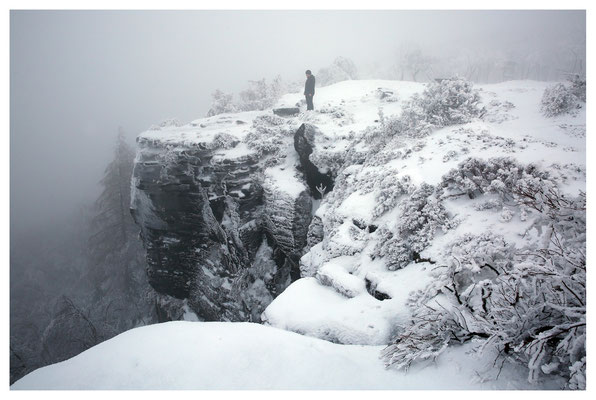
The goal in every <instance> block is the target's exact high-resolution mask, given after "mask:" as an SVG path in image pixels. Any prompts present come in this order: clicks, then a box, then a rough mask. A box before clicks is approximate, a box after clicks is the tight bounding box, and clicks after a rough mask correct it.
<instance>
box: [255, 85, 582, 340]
mask: <svg viewBox="0 0 596 400" xmlns="http://www.w3.org/2000/svg"><path fill="white" fill-rule="evenodd" d="M549 85H552V83H548V82H534V81H513V82H504V83H499V84H490V85H477V86H476V85H475V88H478V89H480V95H481V99H482V102H483V104H484V105H485V106H486V107H487V109H488V113H487V116H485V117H484V118H482V119H475V120H473V121H472V122H470V123H467V124H463V125H453V126H448V127H446V128H442V129H438V130H436V131H434V132H432V133H431V134H430V135H429V136H427V137H424V138H421V139H411V138H404V139H403V140H402V141H401V143H399V144H398V145H397V146H396V147H395V148H391V149H384V150H383V152H386V154H387V157H386V158H387V160H386V162H380V163H377V164H372V165H370V164H369V165H367V163H364V165H353V166H348V167H347V168H346V169H345V170H344V173H345V174H346V175H347V174H349V177H348V180H347V181H346V182H349V184H348V185H347V186H346V187H343V188H342V187H336V189H335V190H336V191H339V190H345V191H346V193H347V194H349V195H348V196H347V197H346V198H345V199H343V200H342V199H339V200H336V201H334V203H333V205H328V204H326V203H327V202H326V201H324V202H322V204H321V207H320V208H319V209H318V210H317V213H316V215H317V216H318V217H320V218H321V219H322V220H323V221H328V225H332V226H333V224H335V223H338V224H340V225H339V227H338V228H334V229H333V231H332V232H330V234H328V233H326V237H325V238H324V239H323V242H322V243H319V244H317V245H316V246H314V247H313V248H311V249H310V251H309V252H308V253H307V254H306V255H305V256H304V257H303V258H302V264H303V265H305V266H306V268H305V269H306V270H309V271H311V274H312V276H314V277H315V278H316V280H315V279H312V278H303V279H301V280H299V281H297V282H294V283H293V284H292V285H291V286H290V287H289V288H288V289H286V291H285V292H284V293H283V294H282V295H281V296H279V297H278V298H276V299H275V300H274V301H273V303H272V304H271V305H270V306H269V307H268V308H267V309H266V310H265V312H264V314H263V319H264V320H266V321H267V323H269V324H271V325H273V326H277V327H280V328H284V329H289V330H292V331H294V332H299V333H303V334H307V335H312V336H315V337H319V338H324V339H327V340H331V341H334V342H339V343H347V344H384V343H388V341H389V340H390V339H391V337H392V336H393V334H394V333H395V331H394V330H395V329H399V327H400V326H404V325H406V324H407V323H408V321H409V318H410V315H409V311H408V309H407V307H406V301H407V298H408V294H409V293H410V292H411V291H415V290H422V289H424V287H425V286H427V285H428V284H429V283H430V282H431V281H432V279H433V278H432V276H431V271H432V268H433V266H432V265H430V264H428V263H418V264H415V263H413V262H412V263H411V264H410V265H408V266H406V267H405V268H403V269H398V270H396V271H389V270H388V269H387V266H386V265H385V263H384V261H383V259H379V258H377V259H375V260H372V259H371V257H370V255H371V253H372V252H373V249H374V248H375V246H376V245H377V244H378V243H379V241H380V240H381V239H382V238H380V237H379V231H380V230H381V228H386V229H389V230H391V229H393V226H394V224H395V220H396V217H397V212H398V210H397V208H398V207H396V206H394V208H392V209H390V210H387V211H386V212H384V213H382V214H381V215H378V216H375V215H374V208H375V197H377V196H378V194H379V189H378V188H373V189H372V191H370V192H367V193H365V191H363V190H361V189H359V186H363V185H364V184H365V182H366V181H367V180H369V179H371V178H374V177H376V176H379V175H380V174H382V173H384V174H389V175H392V177H396V178H407V179H408V180H409V182H411V183H412V184H414V185H417V186H418V185H420V184H422V183H428V184H431V185H436V184H438V183H439V182H440V181H441V178H442V177H443V175H444V174H446V173H447V172H448V171H449V170H450V169H452V168H455V167H456V166H457V165H458V164H459V163H460V162H462V161H463V160H465V159H466V158H468V157H477V158H480V159H489V158H492V157H500V156H505V157H512V158H514V159H515V160H517V161H519V162H520V163H522V164H524V165H525V164H528V163H535V164H536V165H537V166H538V167H539V168H542V169H545V170H548V171H549V172H550V173H551V174H552V175H554V176H557V177H558V179H559V180H560V183H561V189H562V191H563V192H566V193H568V194H570V195H572V196H577V195H578V192H579V190H583V191H585V188H586V180H585V179H586V178H585V164H586V145H585V118H586V116H585V107H584V108H582V109H581V110H579V113H578V114H577V115H574V116H572V115H568V114H564V115H562V116H559V117H555V118H546V117H544V116H543V115H541V113H540V101H541V98H542V95H543V92H544V89H545V88H546V87H547V86H549ZM379 88H383V90H391V91H393V92H394V93H395V94H396V95H397V97H398V100H397V101H391V102H387V101H384V100H381V99H379V97H378V96H376V94H377V93H378V89H379ZM422 90H423V85H422V84H416V83H411V82H392V81H346V82H340V83H337V84H335V85H332V86H329V87H325V88H321V89H318V91H317V95H316V96H315V108H317V107H318V108H319V111H317V112H315V113H314V114H312V115H310V116H308V117H309V122H311V123H313V124H314V125H316V126H317V127H318V128H319V129H320V131H321V132H322V134H323V135H322V137H318V138H317V140H318V142H319V148H318V150H317V151H318V153H319V154H320V155H321V157H319V158H318V159H319V160H323V161H325V160H329V159H332V157H330V156H329V154H330V153H333V152H339V153H342V152H345V149H347V148H349V145H350V142H351V141H352V140H353V139H352V137H353V136H354V135H352V136H349V134H350V132H355V133H356V137H357V133H358V132H359V131H361V130H362V129H364V128H365V127H366V126H369V125H375V124H377V125H378V123H376V122H375V119H377V120H378V119H379V116H378V110H379V107H382V108H383V112H384V114H385V116H389V115H392V114H394V115H399V113H400V112H401V106H402V105H403V103H404V101H406V100H407V99H408V98H409V97H411V95H412V94H414V93H419V92H421V91H422ZM299 99H300V95H299V94H294V95H286V96H285V97H284V98H283V99H282V103H285V104H292V103H294V102H296V101H298V100H299ZM491 102H492V104H491ZM321 109H322V110H321ZM327 109H331V110H336V112H337V111H338V110H339V111H340V112H341V113H342V114H344V115H345V116H343V117H340V118H333V117H331V116H330V114H329V113H325V112H324V111H325V110H327ZM364 150H366V149H365V148H364ZM317 151H315V154H313V156H314V157H315V159H317V158H316V157H317V154H316V153H317ZM319 167H320V168H321V167H322V169H325V166H319ZM344 167H345V166H344ZM328 196H331V195H328ZM488 199H490V196H488V195H487V196H483V198H478V199H474V200H469V199H467V198H466V199H462V198H454V199H452V200H447V201H445V207H446V208H447V210H448V211H449V212H450V213H451V214H452V215H454V216H456V218H457V220H458V223H459V225H458V226H457V227H455V228H454V229H451V230H450V231H448V232H447V233H445V234H442V233H441V232H438V233H437V234H436V237H435V238H434V240H433V242H432V244H431V246H429V247H427V248H426V249H425V250H424V252H422V253H421V257H422V258H430V259H433V260H435V261H438V262H440V263H441V262H445V260H446V257H447V256H448V254H447V253H448V251H447V250H446V246H448V245H449V243H451V242H452V241H453V240H454V239H455V238H457V237H460V236H461V235H464V234H466V233H470V234H473V233H482V232H492V233H495V234H501V235H503V236H504V237H505V239H506V240H508V241H509V242H510V243H517V244H519V246H523V245H524V243H526V242H527V241H528V240H530V239H531V237H532V235H526V233H527V231H528V228H529V227H530V226H531V225H532V222H533V219H532V218H531V217H530V218H527V219H524V220H522V219H523V218H522V217H521V216H520V210H519V209H517V208H515V207H512V206H509V207H508V206H505V205H500V206H499V207H496V208H492V209H482V206H483V204H484V203H485V202H486V201H487V200H488ZM477 209H478V210H477ZM510 213H511V214H512V216H511V215H504V214H510ZM354 219H358V220H360V221H363V223H365V224H366V225H374V226H376V227H378V228H379V230H377V231H376V232H375V233H372V232H368V231H366V230H365V231H364V232H362V231H361V232H358V229H355V228H354V224H353V220H354ZM329 221H333V222H329ZM336 221H339V222H336ZM354 232H356V233H354ZM330 249H332V250H330ZM333 249H337V250H336V251H335V250H333ZM367 280H368V281H369V282H372V283H373V285H376V290H379V291H381V292H383V293H385V294H387V295H389V296H390V297H391V298H390V299H387V300H383V301H379V300H377V299H375V298H373V297H372V296H371V295H370V294H369V293H368V292H367V290H365V282H366V281H367ZM392 329H393V330H392Z"/></svg>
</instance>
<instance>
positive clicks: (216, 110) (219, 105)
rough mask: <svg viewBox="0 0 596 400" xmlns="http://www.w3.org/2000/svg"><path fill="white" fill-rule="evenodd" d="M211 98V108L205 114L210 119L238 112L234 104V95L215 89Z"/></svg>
mask: <svg viewBox="0 0 596 400" xmlns="http://www.w3.org/2000/svg"><path fill="white" fill-rule="evenodd" d="M211 98H212V99H213V101H212V103H211V108H210V109H209V111H208V112H207V116H208V117H212V116H214V115H218V114H223V113H234V112H238V111H239V110H238V107H237V106H236V104H234V100H233V98H234V95H233V94H231V93H229V94H228V93H224V92H222V91H221V90H219V89H217V90H216V91H215V92H213V93H212V94H211Z"/></svg>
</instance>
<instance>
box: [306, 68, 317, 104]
mask: <svg viewBox="0 0 596 400" xmlns="http://www.w3.org/2000/svg"><path fill="white" fill-rule="evenodd" d="M304 96H305V97H306V109H307V110H314V109H315V107H314V106H313V104H312V98H313V97H314V96H315V76H314V75H313V74H312V73H311V72H310V69H307V70H306V83H305V84H304Z"/></svg>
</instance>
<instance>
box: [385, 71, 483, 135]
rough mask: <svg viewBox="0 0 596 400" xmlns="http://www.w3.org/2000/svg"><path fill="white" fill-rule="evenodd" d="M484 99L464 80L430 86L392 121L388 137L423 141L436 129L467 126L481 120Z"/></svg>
mask: <svg viewBox="0 0 596 400" xmlns="http://www.w3.org/2000/svg"><path fill="white" fill-rule="evenodd" d="M479 103H480V96H479V94H478V91H477V90H474V89H473V85H472V83H471V82H469V81H467V80H465V79H462V78H451V79H443V80H441V81H440V82H431V83H429V84H428V85H427V86H426V88H425V90H424V92H423V93H422V95H418V94H415V95H414V96H412V98H411V99H410V100H409V101H408V102H407V103H405V104H404V106H403V108H402V113H401V115H400V116H399V117H393V118H388V119H387V120H386V123H385V125H384V127H385V130H386V132H387V134H388V135H390V136H394V135H400V136H406V137H414V138H421V137H424V136H427V135H428V134H429V133H430V132H431V131H432V130H433V129H437V128H442V127H445V126H449V125H455V124H465V123H467V122H470V121H471V120H472V119H473V118H477V117H480V116H482V115H483V114H484V112H485V110H484V109H483V108H482V107H480V105H479Z"/></svg>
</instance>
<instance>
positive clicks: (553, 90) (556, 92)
mask: <svg viewBox="0 0 596 400" xmlns="http://www.w3.org/2000/svg"><path fill="white" fill-rule="evenodd" d="M585 101H586V81H585V80H583V79H580V78H579V77H574V78H572V80H571V82H570V84H563V83H557V84H555V85H553V86H549V87H547V88H546V89H544V94H543V95H542V101H541V103H540V110H541V111H542V114H544V116H545V117H555V116H557V115H561V114H565V113H570V114H574V113H575V112H576V111H577V110H578V109H579V108H581V107H582V105H581V103H580V102H585Z"/></svg>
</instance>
